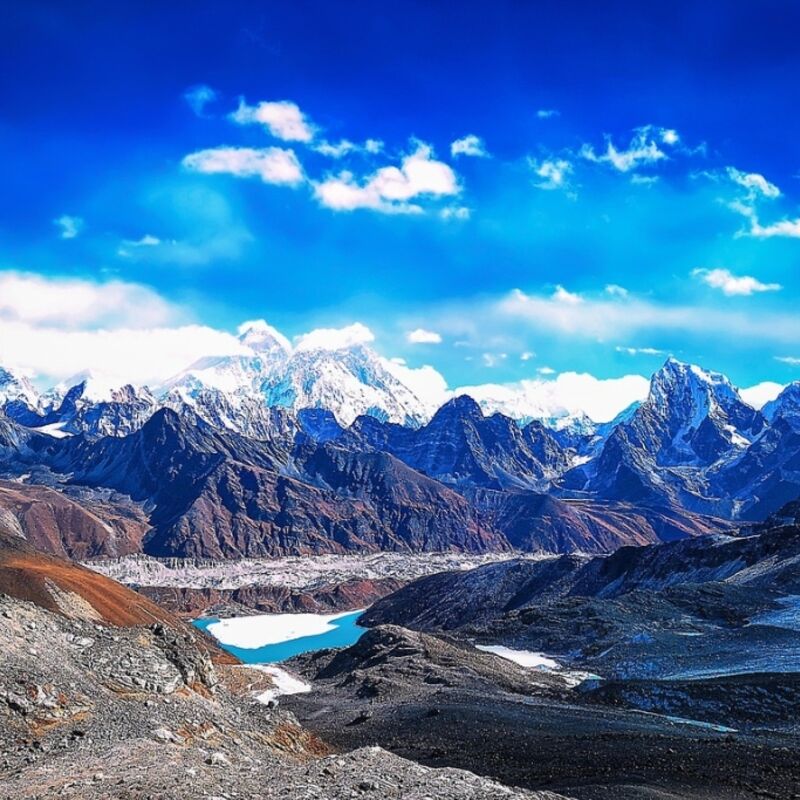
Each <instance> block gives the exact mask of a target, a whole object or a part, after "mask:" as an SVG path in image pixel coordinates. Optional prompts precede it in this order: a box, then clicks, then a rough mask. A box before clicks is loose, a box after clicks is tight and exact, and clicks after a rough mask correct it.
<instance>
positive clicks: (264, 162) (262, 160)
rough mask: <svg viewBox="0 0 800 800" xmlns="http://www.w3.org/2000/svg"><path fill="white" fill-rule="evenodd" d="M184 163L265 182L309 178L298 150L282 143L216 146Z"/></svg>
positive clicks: (284, 182)
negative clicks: (284, 146)
mask: <svg viewBox="0 0 800 800" xmlns="http://www.w3.org/2000/svg"><path fill="white" fill-rule="evenodd" d="M182 163H183V166H184V167H186V169H190V170H193V171H194V172H203V173H205V174H209V175H215V174H227V175H233V176H235V177H237V178H254V177H257V178H261V180H262V181H264V183H273V184H278V185H286V186H297V185H298V184H300V183H302V182H303V181H304V180H305V176H304V175H303V168H302V167H301V166H300V162H299V161H298V159H297V156H296V155H295V153H294V150H284V149H283V148H280V147H264V148H261V149H254V148H252V147H212V148H209V149H208V150H199V151H197V152H196V153H190V154H189V155H188V156H186V157H185V158H184V159H183V162H182Z"/></svg>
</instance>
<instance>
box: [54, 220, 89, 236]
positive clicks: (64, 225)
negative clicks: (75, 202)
mask: <svg viewBox="0 0 800 800" xmlns="http://www.w3.org/2000/svg"><path fill="white" fill-rule="evenodd" d="M53 225H55V226H56V227H57V228H59V230H60V231H61V238H62V239H75V238H76V237H77V236H78V235H79V234H80V232H81V231H82V230H83V219H81V217H74V216H72V215H70V214H62V215H61V216H60V217H58V218H57V219H54V220H53Z"/></svg>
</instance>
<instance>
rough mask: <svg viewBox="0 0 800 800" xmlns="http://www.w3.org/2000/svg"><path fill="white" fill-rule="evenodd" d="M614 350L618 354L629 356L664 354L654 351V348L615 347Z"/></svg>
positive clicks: (660, 351) (661, 351) (663, 353)
mask: <svg viewBox="0 0 800 800" xmlns="http://www.w3.org/2000/svg"><path fill="white" fill-rule="evenodd" d="M615 350H616V351H617V352H618V353H627V354H628V355H629V356H663V355H666V353H665V352H664V351H663V350H656V348H655V347H620V346H617V347H616V348H615Z"/></svg>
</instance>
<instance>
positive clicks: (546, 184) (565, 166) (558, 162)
mask: <svg viewBox="0 0 800 800" xmlns="http://www.w3.org/2000/svg"><path fill="white" fill-rule="evenodd" d="M528 163H529V164H530V166H531V169H532V170H533V171H534V173H535V174H536V175H537V176H538V177H539V178H541V179H542V180H541V181H539V182H538V183H535V184H534V185H535V186H536V187H537V188H538V189H545V190H553V189H563V188H564V187H566V186H568V178H569V175H570V173H571V172H572V164H571V163H570V162H569V161H567V160H566V159H563V158H554V159H545V160H544V161H537V160H536V159H534V158H529V159H528Z"/></svg>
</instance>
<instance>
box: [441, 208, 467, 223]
mask: <svg viewBox="0 0 800 800" xmlns="http://www.w3.org/2000/svg"><path fill="white" fill-rule="evenodd" d="M471 215H472V211H471V210H470V209H469V208H467V207H466V206H445V207H444V208H443V209H442V210H441V211H440V212H439V216H441V218H442V219H462V220H463V219H469V218H470V216H471Z"/></svg>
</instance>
